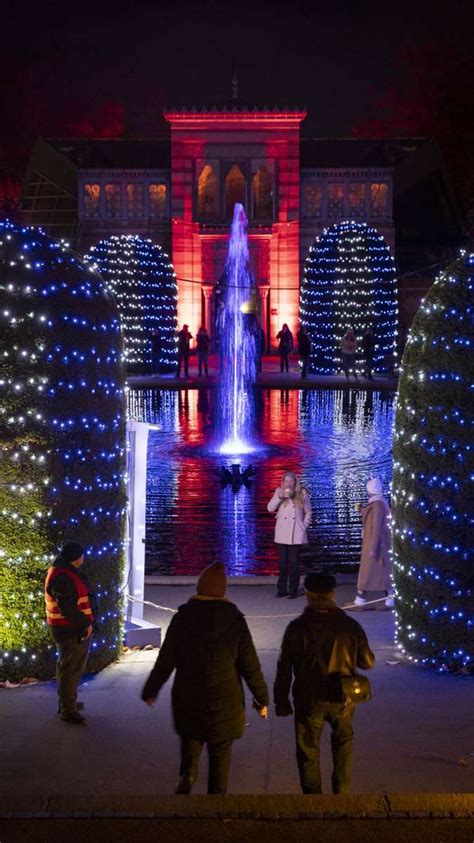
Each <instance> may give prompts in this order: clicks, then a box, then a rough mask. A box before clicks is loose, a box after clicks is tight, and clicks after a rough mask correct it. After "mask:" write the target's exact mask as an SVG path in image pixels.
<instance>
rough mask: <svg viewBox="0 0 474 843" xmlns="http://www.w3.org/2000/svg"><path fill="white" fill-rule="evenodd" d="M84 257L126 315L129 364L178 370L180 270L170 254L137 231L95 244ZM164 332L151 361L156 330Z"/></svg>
mask: <svg viewBox="0 0 474 843" xmlns="http://www.w3.org/2000/svg"><path fill="white" fill-rule="evenodd" d="M85 261H86V262H88V263H90V264H92V265H94V266H96V267H97V269H98V270H99V272H100V273H101V275H102V277H103V278H104V281H105V283H106V284H107V287H108V288H109V289H110V291H111V292H112V293H113V295H114V297H115V299H116V302H117V306H118V309H119V311H120V316H121V320H122V327H123V333H124V338H125V354H126V359H127V365H128V366H130V367H133V366H135V367H139V368H141V369H143V368H144V367H145V366H148V367H150V366H151V365H152V362H153V364H154V366H155V368H156V369H157V371H159V372H160V373H166V372H174V370H175V368H176V362H177V303H178V286H177V283H176V275H175V273H174V270H173V267H172V265H171V263H170V260H169V258H168V255H167V254H166V253H165V252H164V251H163V250H162V248H161V247H160V246H158V245H156V244H155V243H153V242H152V241H151V240H143V239H142V238H140V237H138V235H131V234H130V235H120V236H116V235H113V236H111V237H109V238H108V239H107V240H101V241H100V242H99V243H98V244H97V245H96V246H93V247H92V248H91V249H90V251H89V253H88V254H87V255H86V256H85ZM155 330H158V331H159V332H160V339H161V341H160V346H161V350H160V352H159V355H158V358H157V359H155V360H154V361H152V334H153V331H155Z"/></svg>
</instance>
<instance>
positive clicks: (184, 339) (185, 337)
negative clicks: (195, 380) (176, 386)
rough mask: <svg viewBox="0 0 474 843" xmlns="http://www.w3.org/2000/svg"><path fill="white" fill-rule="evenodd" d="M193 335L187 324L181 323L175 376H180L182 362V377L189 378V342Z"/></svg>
mask: <svg viewBox="0 0 474 843" xmlns="http://www.w3.org/2000/svg"><path fill="white" fill-rule="evenodd" d="M192 338H193V335H192V334H190V333H189V325H183V327H182V328H181V330H180V331H178V369H177V372H176V377H177V378H179V377H181V363H184V377H185V378H189V355H190V348H189V343H190V342H191V340H192Z"/></svg>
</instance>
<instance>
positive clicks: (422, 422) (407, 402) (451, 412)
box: [392, 252, 474, 673]
mask: <svg viewBox="0 0 474 843" xmlns="http://www.w3.org/2000/svg"><path fill="white" fill-rule="evenodd" d="M473 263H474V262H473V256H472V255H469V256H468V255H466V253H464V252H462V253H461V255H460V257H459V258H458V259H457V260H456V261H455V262H454V263H453V264H452V265H451V266H449V267H448V268H447V270H446V271H445V272H443V273H441V275H440V276H439V277H438V278H437V279H436V281H435V284H434V285H433V287H432V288H431V290H430V291H429V293H428V294H427V296H426V298H425V300H424V301H423V303H422V304H421V306H420V308H419V310H418V313H417V315H416V317H415V321H414V323H413V327H412V330H411V333H410V336H409V338H408V342H407V346H406V349H405V353H404V356H403V361H402V371H401V376H400V382H399V393H398V397H397V415H396V424H395V435H394V470H393V490H392V517H393V524H394V528H393V559H394V578H395V590H396V611H397V619H396V638H397V645H398V648H399V649H400V651H401V652H402V653H404V654H405V656H406V657H407V658H408V659H410V660H412V661H414V662H415V663H418V664H422V665H427V666H429V667H433V668H435V669H437V670H440V671H445V670H454V671H461V672H463V673H471V672H474V667H473V664H474V635H473V627H474V613H473V598H474V569H473V557H474V544H473V541H472V533H473V526H474V505H473V501H474V492H473V489H472V482H473V480H474V460H473V448H472V431H473V427H474V414H473V400H472V388H473V385H474V361H473V358H472V354H469V349H470V347H471V345H472V343H473V340H474V306H473V305H474V302H473V287H474V285H473V280H474V275H473V269H472V267H473ZM466 351H467V353H466Z"/></svg>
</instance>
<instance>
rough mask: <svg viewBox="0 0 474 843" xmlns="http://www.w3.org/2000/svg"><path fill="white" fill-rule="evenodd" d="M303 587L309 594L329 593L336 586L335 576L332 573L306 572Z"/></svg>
mask: <svg viewBox="0 0 474 843" xmlns="http://www.w3.org/2000/svg"><path fill="white" fill-rule="evenodd" d="M304 587H305V591H309V592H311V594H329V592H330V591H334V589H335V588H336V578H335V577H333V576H332V574H316V573H315V574H308V576H307V577H306V579H305V581H304Z"/></svg>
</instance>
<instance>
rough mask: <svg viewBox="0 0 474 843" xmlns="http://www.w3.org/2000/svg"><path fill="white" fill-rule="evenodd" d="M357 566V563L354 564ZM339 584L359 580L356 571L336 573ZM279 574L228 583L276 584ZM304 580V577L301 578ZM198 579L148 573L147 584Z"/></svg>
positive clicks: (235, 578)
mask: <svg viewBox="0 0 474 843" xmlns="http://www.w3.org/2000/svg"><path fill="white" fill-rule="evenodd" d="M354 567H355V565H354ZM335 576H336V579H337V583H338V585H351V584H352V583H356V582H357V575H356V573H350V574H339V573H336V575H335ZM277 579H278V576H277V574H265V575H257V576H255V577H245V576H244V577H234V576H230V577H227V585H228V586H233V585H271V586H275V585H276V582H277ZM301 579H302V580H303V579H304V577H302V578H301ZM197 581H198V577H197V576H192V575H190V576H183V575H181V574H146V575H145V585H171V586H173V585H187V586H191V585H196V583H197ZM300 596H301V597H303V596H304V591H301V594H300Z"/></svg>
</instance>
